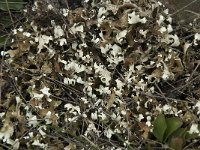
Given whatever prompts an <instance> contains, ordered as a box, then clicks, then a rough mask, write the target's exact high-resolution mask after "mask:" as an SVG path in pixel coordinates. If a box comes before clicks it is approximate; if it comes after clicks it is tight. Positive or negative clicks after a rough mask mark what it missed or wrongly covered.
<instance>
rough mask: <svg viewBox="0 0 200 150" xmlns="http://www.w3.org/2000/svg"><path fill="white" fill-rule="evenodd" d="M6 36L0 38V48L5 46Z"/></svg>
mask: <svg viewBox="0 0 200 150" xmlns="http://www.w3.org/2000/svg"><path fill="white" fill-rule="evenodd" d="M6 38H7V36H0V47H3V46H4V45H5V44H6Z"/></svg>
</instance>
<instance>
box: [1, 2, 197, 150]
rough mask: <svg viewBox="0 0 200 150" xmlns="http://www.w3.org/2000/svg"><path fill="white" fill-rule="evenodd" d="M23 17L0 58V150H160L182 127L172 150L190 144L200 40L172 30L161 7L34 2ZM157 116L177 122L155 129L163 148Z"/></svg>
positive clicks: (174, 27)
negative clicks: (2, 149) (1, 147)
mask: <svg viewBox="0 0 200 150" xmlns="http://www.w3.org/2000/svg"><path fill="white" fill-rule="evenodd" d="M24 12H25V16H27V20H26V22H24V26H20V27H17V28H15V29H13V37H14V38H13V40H12V45H11V47H10V49H7V50H5V51H2V52H1V57H2V58H1V62H2V73H1V74H0V76H1V80H2V83H1V84H0V86H1V89H2V90H3V92H2V93H1V112H0V117H1V120H2V127H1V130H0V139H1V140H2V143H3V144H5V147H10V148H13V149H34V148H41V149H53V148H54V149H66V150H67V149H70V150H72V149H107V150H122V149H127V148H129V149H135V148H136V149H138V148H139V149H143V148H145V147H152V148H153V149H155V148H156V147H160V148H164V147H165V148H166V147H167V148H169V147H170V146H171V145H174V144H175V143H173V142H171V137H170V135H172V132H174V134H173V135H175V130H176V129H179V128H180V127H181V126H182V128H184V130H186V131H187V133H188V137H189V138H187V139H186V138H185V139H184V140H185V141H181V142H182V145H181V146H187V145H188V143H190V142H191V140H193V139H197V138H199V119H198V118H199V115H200V113H199V112H200V104H199V103H200V101H199V98H200V90H199V88H200V86H199V82H200V78H199V64H200V63H199V59H200V55H199V48H200V33H198V32H196V31H195V30H192V29H186V28H182V27H181V26H178V24H177V23H176V22H175V21H174V20H173V19H172V17H171V16H170V14H169V12H168V9H167V8H166V7H165V6H164V5H163V4H162V3H161V2H158V1H156V0H147V1H146V0H140V1H137V0H120V1H116V0H99V1H92V0H85V1H83V2H82V3H81V4H80V5H79V4H78V3H76V4H75V3H74V5H73V6H72V5H71V6H69V7H68V8H67V7H66V8H65V7H64V8H59V7H56V5H53V4H51V3H42V2H41V1H39V0H38V1H37V0H36V1H35V3H34V5H33V6H32V7H31V8H27V9H26V10H25V11H24ZM5 89H6V90H5ZM159 114H163V116H162V117H163V120H165V116H166V117H167V118H166V120H167V121H169V120H173V121H174V120H175V121H174V122H173V123H174V124H176V123H177V122H176V120H177V119H173V118H170V117H178V118H180V120H181V121H180V120H179V119H178V121H179V124H180V126H178V127H176V126H175V127H174V128H173V129H170V128H171V126H169V125H168V128H167V127H166V129H167V130H169V132H170V133H166V132H165V130H163V134H166V135H167V136H165V137H166V140H168V139H169V141H163V139H162V138H163V136H164V135H159V133H156V136H155V137H154V135H153V130H154V131H155V130H156V131H157V130H158V129H155V128H154V121H155V120H156V119H157V116H158V115H159ZM155 122H156V126H158V127H159V126H160V124H159V120H158V119H157V120H156V121H155ZM162 123H164V122H162ZM167 123H169V122H167ZM182 124H183V125H182ZM164 125H165V126H167V125H166V124H164ZM194 134H198V135H195V138H193V139H192V138H191V136H190V135H192V136H193V137H194ZM160 136H162V137H160ZM180 136H182V135H180ZM157 137H160V139H161V140H160V142H156V138H157ZM184 137H185V134H184ZM173 138H175V139H176V140H177V141H178V142H180V138H178V137H173ZM181 140H182V139H181ZM161 142H163V143H161ZM170 142H171V145H170V144H168V143H170ZM195 144H196V143H194V145H195ZM172 147H173V146H172Z"/></svg>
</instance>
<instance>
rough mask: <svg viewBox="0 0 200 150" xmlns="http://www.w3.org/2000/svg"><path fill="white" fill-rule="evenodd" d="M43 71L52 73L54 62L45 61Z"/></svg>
mask: <svg viewBox="0 0 200 150" xmlns="http://www.w3.org/2000/svg"><path fill="white" fill-rule="evenodd" d="M41 71H42V72H43V73H46V74H50V73H51V72H52V64H51V63H47V62H45V63H44V64H43V65H42V67H41Z"/></svg>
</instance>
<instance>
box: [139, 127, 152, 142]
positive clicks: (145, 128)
mask: <svg viewBox="0 0 200 150" xmlns="http://www.w3.org/2000/svg"><path fill="white" fill-rule="evenodd" d="M139 126H140V129H141V130H142V131H143V134H142V137H143V138H144V139H148V136H149V132H150V128H149V127H148V126H147V125H146V124H145V123H139Z"/></svg>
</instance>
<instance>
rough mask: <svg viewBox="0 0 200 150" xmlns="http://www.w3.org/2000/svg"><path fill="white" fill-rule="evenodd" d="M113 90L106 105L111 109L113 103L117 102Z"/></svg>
mask: <svg viewBox="0 0 200 150" xmlns="http://www.w3.org/2000/svg"><path fill="white" fill-rule="evenodd" d="M111 91H112V93H111V94H110V98H109V100H108V103H107V106H106V108H107V109H110V107H112V105H113V103H114V102H115V91H114V90H113V89H112V90H111Z"/></svg>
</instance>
